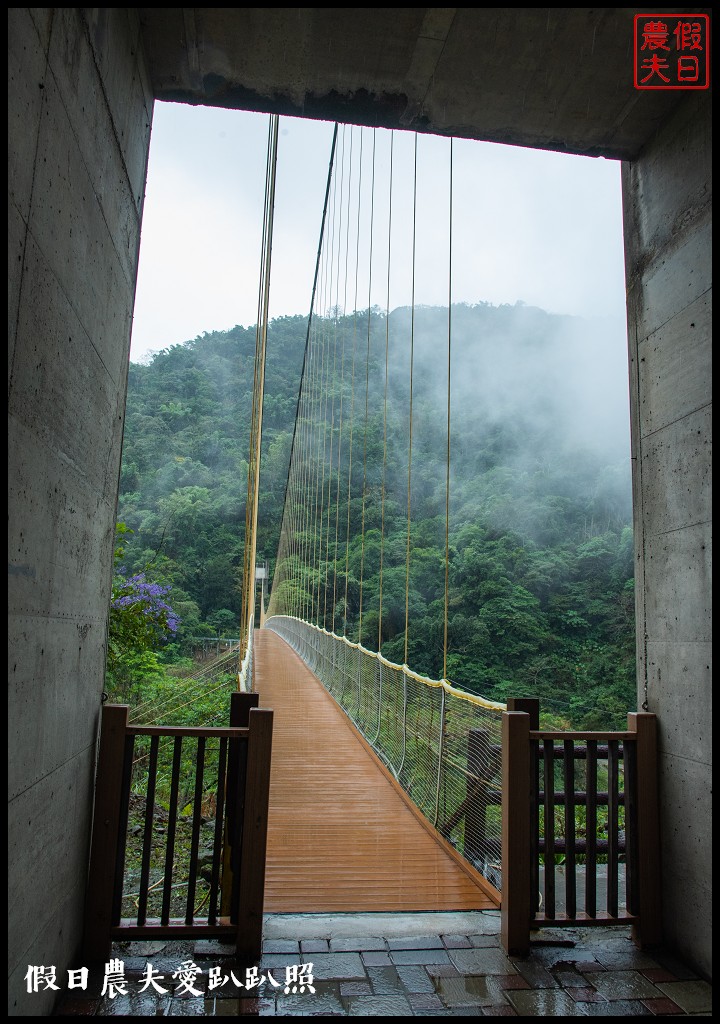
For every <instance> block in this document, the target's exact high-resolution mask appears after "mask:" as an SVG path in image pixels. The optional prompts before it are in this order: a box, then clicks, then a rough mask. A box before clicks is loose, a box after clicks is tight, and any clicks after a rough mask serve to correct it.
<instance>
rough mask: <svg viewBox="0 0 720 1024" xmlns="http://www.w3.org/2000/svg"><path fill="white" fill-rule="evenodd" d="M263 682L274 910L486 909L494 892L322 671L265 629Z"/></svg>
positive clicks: (259, 683) (260, 655)
mask: <svg viewBox="0 0 720 1024" xmlns="http://www.w3.org/2000/svg"><path fill="white" fill-rule="evenodd" d="M255 644H256V646H255V660H254V671H255V688H256V689H257V691H258V692H259V694H260V706H261V707H270V708H273V710H274V713H275V715H274V730H273V750H272V769H271V779H270V819H269V829H268V851H267V874H266V882H265V910H266V912H268V913H321V912H343V911H393V910H395V911H419V910H479V909H483V908H485V907H492V906H494V904H493V903H492V902H491V900H490V899H489V897H488V896H487V895H486V894H485V893H484V892H483V891H482V890H481V889H480V888H479V887H478V886H477V885H476V884H475V882H474V881H473V880H472V879H471V878H470V876H469V875H468V874H466V873H465V871H463V869H462V868H461V867H460V866H459V865H458V864H457V863H456V862H455V861H454V860H453V858H452V857H451V856H450V855H449V854H448V853H447V852H446V851H445V850H444V849H443V848H442V846H441V845H440V844H439V843H438V842H437V841H436V840H435V839H434V838H433V837H432V835H431V834H430V833H429V832H428V831H427V830H426V829H425V828H424V827H423V826H422V825H421V824H420V822H419V821H418V820H417V818H416V817H415V815H414V814H413V813H412V811H411V810H410V809H409V808H408V806H407V805H406V803H405V801H404V800H403V798H402V797H401V796H400V795H399V793H398V792H397V791H396V789H395V787H394V786H393V785H392V783H391V782H390V781H389V780H388V779H387V777H386V776H385V775H384V773H383V771H382V769H381V768H380V767H379V764H378V762H377V761H376V759H375V758H374V756H373V755H372V754H371V753H370V752H369V751H368V750H367V749H366V747H365V746H364V745H363V743H362V741H361V740H360V739H359V737H358V734H357V732H356V731H355V729H354V727H353V726H352V724H351V723H350V722H349V720H348V719H347V718H346V716H345V715H344V713H343V712H342V711H341V710H340V709H339V708H338V706H337V705H336V703H335V701H334V700H333V699H332V697H330V695H329V694H328V693H327V691H326V690H325V689H324V688H323V686H322V685H321V683H320V682H319V681H318V680H317V678H316V677H315V676H314V675H313V674H312V673H311V672H310V671H309V669H308V668H307V667H306V666H305V664H304V663H303V662H302V661H301V659H300V658H299V657H298V656H297V655H296V654H295V652H294V651H293V650H292V649H291V648H290V647H288V645H287V644H286V643H285V642H284V641H283V640H282V639H281V638H280V637H279V636H277V634H275V633H273V632H271V631H270V630H260V631H258V632H256V634H255Z"/></svg>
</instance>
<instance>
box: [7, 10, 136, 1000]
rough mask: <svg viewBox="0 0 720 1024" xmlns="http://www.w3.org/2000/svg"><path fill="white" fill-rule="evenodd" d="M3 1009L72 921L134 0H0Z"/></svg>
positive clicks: (131, 121)
mask: <svg viewBox="0 0 720 1024" xmlns="http://www.w3.org/2000/svg"><path fill="white" fill-rule="evenodd" d="M8 29H9V35H8V54H9V105H8V108H9V176H8V224H9V256H8V268H9V319H8V406H9V409H8V411H9V417H8V431H9V479H10V510H11V513H10V528H9V575H10V579H9V584H10V586H9V609H8V611H9V649H10V651H11V660H10V665H9V672H8V689H9V702H8V708H9V755H10V756H9V808H8V820H9V873H8V883H9V960H8V975H9V980H8V1012H9V1013H10V1014H11V1015H13V1016H17V1015H31V1014H33V1015H34V1014H41V1015H42V1014H47V1013H49V1012H50V1011H51V1009H52V1005H53V1002H54V999H55V997H56V993H54V992H53V991H52V990H45V991H42V992H40V993H38V994H32V993H31V994H29V993H28V992H27V991H26V982H25V975H26V973H27V970H28V965H33V966H46V967H47V966H54V967H55V969H56V972H57V979H58V980H57V985H58V986H59V987H61V988H63V989H66V988H67V973H66V970H67V968H68V966H70V965H71V964H73V962H74V961H75V957H76V956H77V953H78V949H79V945H80V939H81V928H82V914H83V902H84V890H85V880H86V873H87V855H88V839H89V829H90V814H91V806H92V803H91V787H92V780H93V764H94V757H95V745H96V735H97V727H98V719H99V711H100V697H101V693H102V689H103V678H104V666H105V644H106V609H107V606H108V601H109V593H110V582H111V572H112V548H113V525H114V519H115V510H116V496H117V482H118V473H119V462H120V450H121V442H122V428H123V417H124V404H125V390H126V380H127V366H128V353H129V342H130V325H131V311H132V308H133V298H134V290H135V276H136V271H137V257H138V245H139V237H140V217H141V210H142V199H143V195H144V183H145V173H146V165H147V151H148V145H149V137H150V123H151V118H152V102H153V101H152V92H151V89H150V85H149V81H148V78H147V74H146V70H145V66H144V59H143V57H142V54H141V51H140V26H139V21H138V17H137V13H136V10H135V9H134V8H80V7H64V8H62V7H61V8H57V7H56V8H44V7H32V8H24V7H14V8H9V9H8Z"/></svg>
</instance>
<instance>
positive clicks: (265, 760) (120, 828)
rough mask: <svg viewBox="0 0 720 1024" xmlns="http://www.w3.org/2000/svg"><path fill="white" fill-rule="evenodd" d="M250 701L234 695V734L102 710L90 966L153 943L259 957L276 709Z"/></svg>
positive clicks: (87, 944)
mask: <svg viewBox="0 0 720 1024" xmlns="http://www.w3.org/2000/svg"><path fill="white" fill-rule="evenodd" d="M257 703H258V695H257V694H241V693H235V694H233V695H232V699H231V709H230V728H184V727H182V728H181V727H171V726H145V725H130V724H129V723H128V708H127V706H125V705H106V706H105V707H104V708H103V712H102V722H101V735H100V749H99V757H98V768H97V776H96V787H95V807H94V819H93V833H92V842H91V853H90V869H89V876H88V889H87V898H86V911H85V935H84V957H85V960H86V961H87V962H94V961H99V960H107V959H108V957H109V955H110V949H111V943H112V942H113V941H124V940H130V939H140V938H145V939H147V938H154V937H158V938H159V937H163V938H178V939H181V938H187V937H192V936H197V937H202V938H222V939H225V940H226V941H227V942H234V943H235V946H236V950H237V954H238V956H239V957H242V958H244V959H256V958H258V957H259V955H260V949H261V944H262V917H263V896H264V884H265V851H266V839H267V814H268V794H269V784H270V751H271V743H272V721H273V713H272V711H270V710H265V709H259V708H258V707H257ZM203 833H204V836H203V835H202V834H203ZM203 841H204V845H206V846H207V848H206V849H205V850H204V851H203V850H202V849H201V843H203ZM208 844H209V845H208ZM131 847H133V849H131ZM133 862H134V864H135V870H134V871H133V870H132V867H133Z"/></svg>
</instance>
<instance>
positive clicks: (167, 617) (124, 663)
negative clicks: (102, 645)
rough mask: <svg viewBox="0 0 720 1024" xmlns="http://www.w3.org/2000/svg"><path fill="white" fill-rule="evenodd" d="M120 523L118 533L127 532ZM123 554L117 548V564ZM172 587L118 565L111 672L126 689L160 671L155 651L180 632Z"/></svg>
mask: <svg viewBox="0 0 720 1024" xmlns="http://www.w3.org/2000/svg"><path fill="white" fill-rule="evenodd" d="M128 532H130V531H128V529H127V528H126V527H125V528H124V529H123V528H122V524H118V533H119V534H122V533H128ZM122 556H123V549H122V547H118V548H116V551H115V561H116V566H117V562H118V561H119V559H121V558H122ZM171 589H172V588H171V587H170V586H163V585H162V584H160V583H153V582H151V581H150V580H148V579H147V576H146V574H145V573H144V572H140V573H136V574H135V575H134V576H128V575H127V573H126V572H125V570H124V569H123V568H121V567H116V569H115V575H114V577H113V585H112V596H111V599H110V613H109V628H108V673H109V676H110V681H111V683H114V684H115V686H116V687H118V688H120V689H124V688H125V687H126V686H127V684H129V683H132V682H135V681H139V680H140V679H141V678H142V677H143V676H147V675H155V674H156V673H157V672H158V671H160V665H159V663H158V660H157V656H156V653H155V652H156V651H157V650H158V649H159V648H160V647H161V646H163V645H164V644H165V643H167V641H168V640H170V639H171V638H172V637H173V636H174V634H175V633H176V632H177V629H178V626H179V625H180V619H179V618H178V616H177V614H176V613H175V612H174V611H173V609H172V607H171V605H170V604H168V602H167V600H166V597H167V595H168V594H169V593H170V590H171Z"/></svg>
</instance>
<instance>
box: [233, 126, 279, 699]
mask: <svg viewBox="0 0 720 1024" xmlns="http://www.w3.org/2000/svg"><path fill="white" fill-rule="evenodd" d="M279 120H280V119H279V117H278V115H277V114H271V115H270V124H269V129H268V157H267V168H266V181H265V211H264V218H263V253H262V267H261V283H260V298H259V313H261V315H260V316H259V317H258V324H257V334H256V346H255V349H256V355H255V358H256V362H255V380H254V387H253V416H252V425H251V452H250V465H249V466H248V498H247V504H246V509H245V512H246V532H245V575H244V578H243V609H242V622H241V630H242V632H241V642H240V660H241V661H242V659H243V658H244V656H245V652H246V650H247V647H248V643H249V639H250V638H249V631H250V620H251V618H252V615H253V613H254V610H255V608H254V605H255V559H256V555H257V519H258V498H259V485H260V445H261V443H262V407H263V393H264V387H265V351H266V348H267V324H268V310H269V305H270V264H271V258H272V233H273V218H274V213H275V182H276V177H277V143H278V125H279ZM258 360H259V362H258ZM239 685H240V680H239V677H238V686H239Z"/></svg>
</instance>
